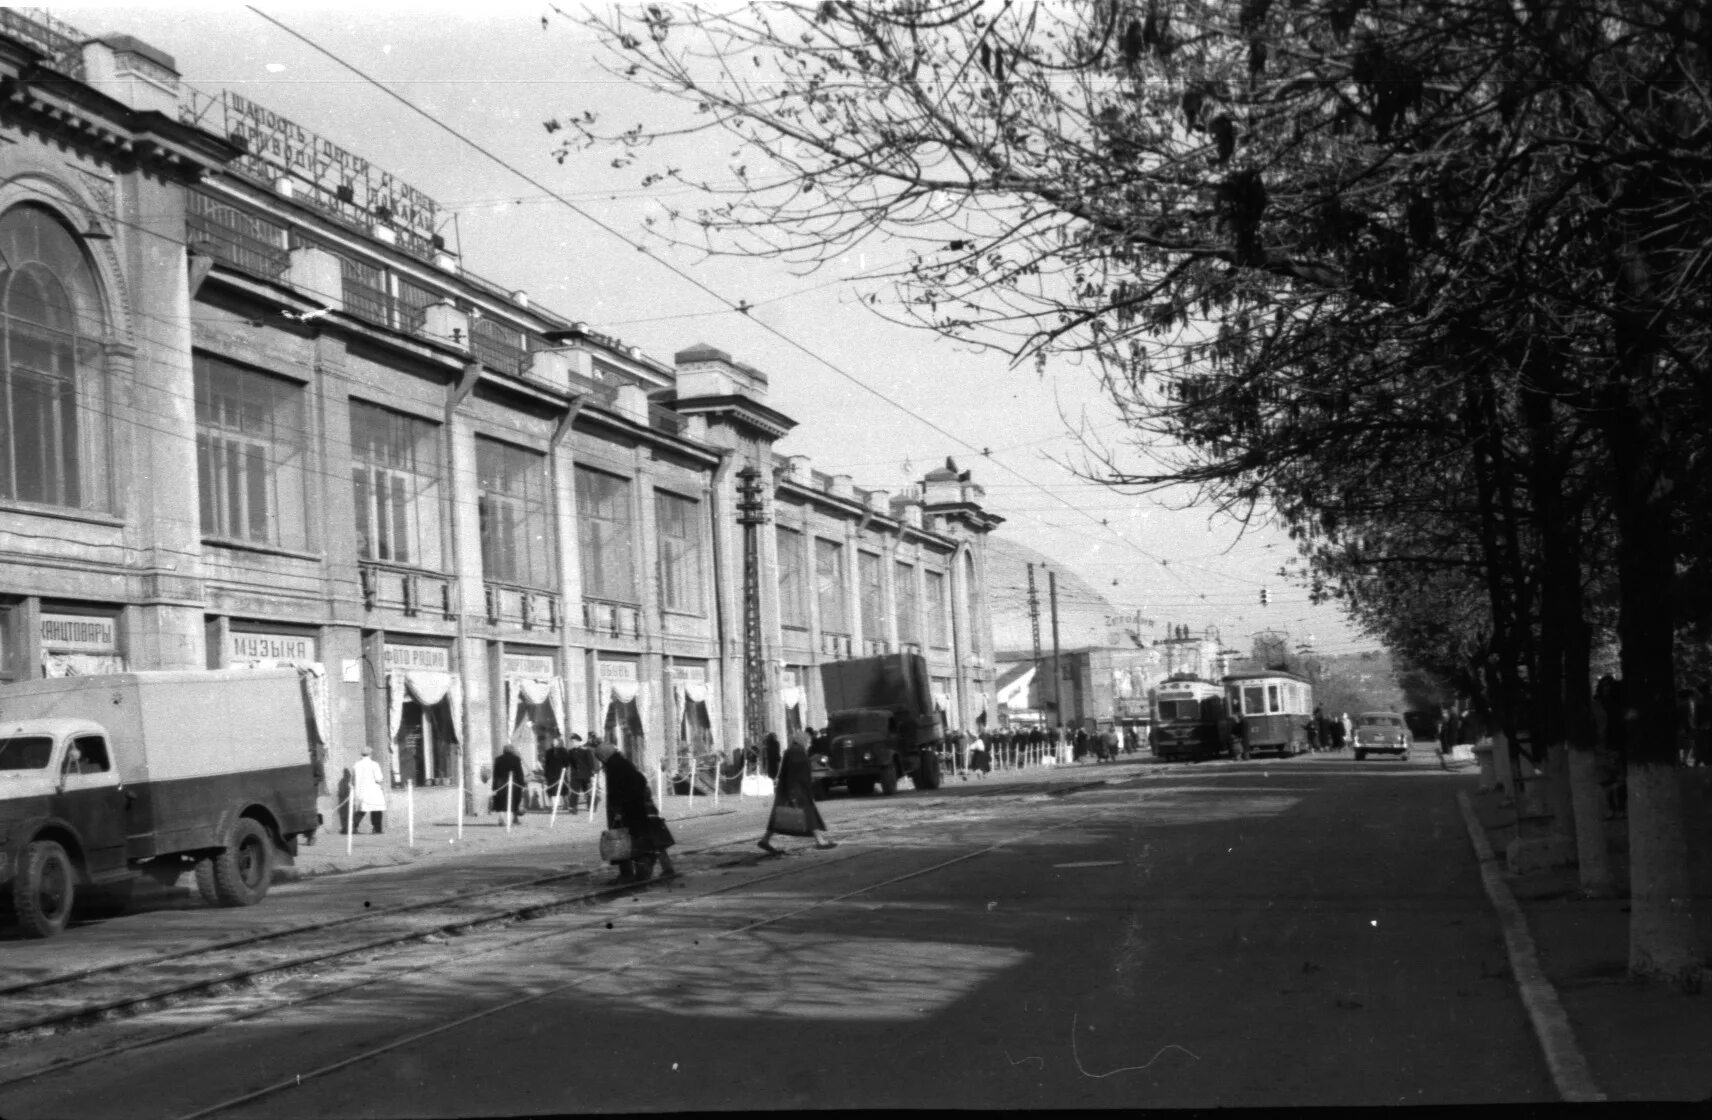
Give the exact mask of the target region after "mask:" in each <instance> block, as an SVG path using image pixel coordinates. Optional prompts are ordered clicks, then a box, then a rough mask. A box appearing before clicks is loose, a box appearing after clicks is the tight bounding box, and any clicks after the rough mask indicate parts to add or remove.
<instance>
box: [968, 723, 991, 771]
mask: <svg viewBox="0 0 1712 1120" xmlns="http://www.w3.org/2000/svg"><path fill="white" fill-rule="evenodd" d="M969 770H970V771H971V772H972V773H973V774H974V775H975V776H976V777H977V778H985V777H986V776H987V775H988V774H990V773H992V772H993V756H992V753H991V752H989V751H988V750H987V741H986V740H985V739H983V738H981V732H980V731H979V730H977V731H976V732H975V734H974V735H973V736H972V737H970V739H969Z"/></svg>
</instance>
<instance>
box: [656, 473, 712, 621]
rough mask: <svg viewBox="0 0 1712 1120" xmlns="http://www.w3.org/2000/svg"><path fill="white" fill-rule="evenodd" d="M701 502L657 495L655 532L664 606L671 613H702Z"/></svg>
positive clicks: (665, 494)
mask: <svg viewBox="0 0 1712 1120" xmlns="http://www.w3.org/2000/svg"><path fill="white" fill-rule="evenodd" d="M699 509H700V503H698V502H696V501H695V500H693V499H691V498H684V497H680V496H679V495H677V494H668V493H666V492H665V491H663V490H656V491H655V492H654V522H655V533H656V537H657V540H658V546H659V560H660V605H661V606H662V607H664V608H665V609H666V610H669V611H682V612H684V613H686V614H701V613H703V608H702V594H701V581H702V568H701V521H700V518H699V513H698V511H699Z"/></svg>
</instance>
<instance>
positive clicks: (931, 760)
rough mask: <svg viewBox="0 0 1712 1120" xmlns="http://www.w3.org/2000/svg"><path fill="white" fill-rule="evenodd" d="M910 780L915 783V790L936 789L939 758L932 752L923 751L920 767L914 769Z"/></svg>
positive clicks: (937, 786)
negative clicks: (913, 774)
mask: <svg viewBox="0 0 1712 1120" xmlns="http://www.w3.org/2000/svg"><path fill="white" fill-rule="evenodd" d="M912 780H913V781H914V782H915V788H916V789H938V788H939V756H938V755H936V754H934V753H933V752H932V751H923V752H922V756H921V766H920V767H918V768H917V769H916V772H915V777H914V778H913V779H912Z"/></svg>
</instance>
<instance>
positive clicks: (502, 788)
mask: <svg viewBox="0 0 1712 1120" xmlns="http://www.w3.org/2000/svg"><path fill="white" fill-rule="evenodd" d="M528 794H529V779H528V778H526V777H524V775H523V759H522V758H520V757H518V754H517V748H516V747H515V746H513V745H512V744H510V743H507V744H505V749H504V750H503V751H501V752H500V754H499V757H498V758H496V759H494V760H493V800H492V801H490V802H489V804H488V808H489V809H490V810H492V811H493V812H495V813H503V812H505V811H506V810H507V809H509V810H510V811H511V821H512V823H513V824H516V823H517V822H518V821H521V820H522V819H523V802H524V799H525V798H526V797H527V796H528Z"/></svg>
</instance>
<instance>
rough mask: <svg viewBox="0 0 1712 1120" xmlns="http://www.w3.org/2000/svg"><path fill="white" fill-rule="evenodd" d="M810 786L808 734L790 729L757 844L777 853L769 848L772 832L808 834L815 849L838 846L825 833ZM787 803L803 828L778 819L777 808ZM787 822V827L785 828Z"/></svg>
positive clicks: (771, 846) (811, 786)
mask: <svg viewBox="0 0 1712 1120" xmlns="http://www.w3.org/2000/svg"><path fill="white" fill-rule="evenodd" d="M813 787H814V768H813V766H811V765H810V763H809V760H808V736H807V735H806V734H804V733H803V732H801V731H793V732H791V745H790V746H788V747H786V748H785V753H784V757H782V758H781V759H780V760H779V777H778V779H777V781H775V782H774V783H773V812H772V814H771V815H770V816H768V818H767V831H766V832H765V833H764V834H763V835H762V836H761V840H760V842H759V844H757V847H759V848H760V849H761V850H762V851H766V852H772V853H773V854H775V855H778V854H781V853H780V851H779V849H778V848H775V847H773V834H774V833H775V832H778V833H783V834H784V835H786V836H812V837H814V846H815V847H817V848H836V847H838V841H836V840H834V839H833V838H832V837H830V836H828V835H827V834H826V821H825V820H823V819H822V818H821V815H820V810H819V809H818V808H817V807H816V806H815V803H814V789H813ZM787 806H788V807H790V808H794V809H801V810H802V814H803V827H801V828H798V827H796V825H795V824H794V823H791V822H783V821H780V820H779V810H780V809H781V808H785V807H787ZM787 823H790V827H786V824H787Z"/></svg>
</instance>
